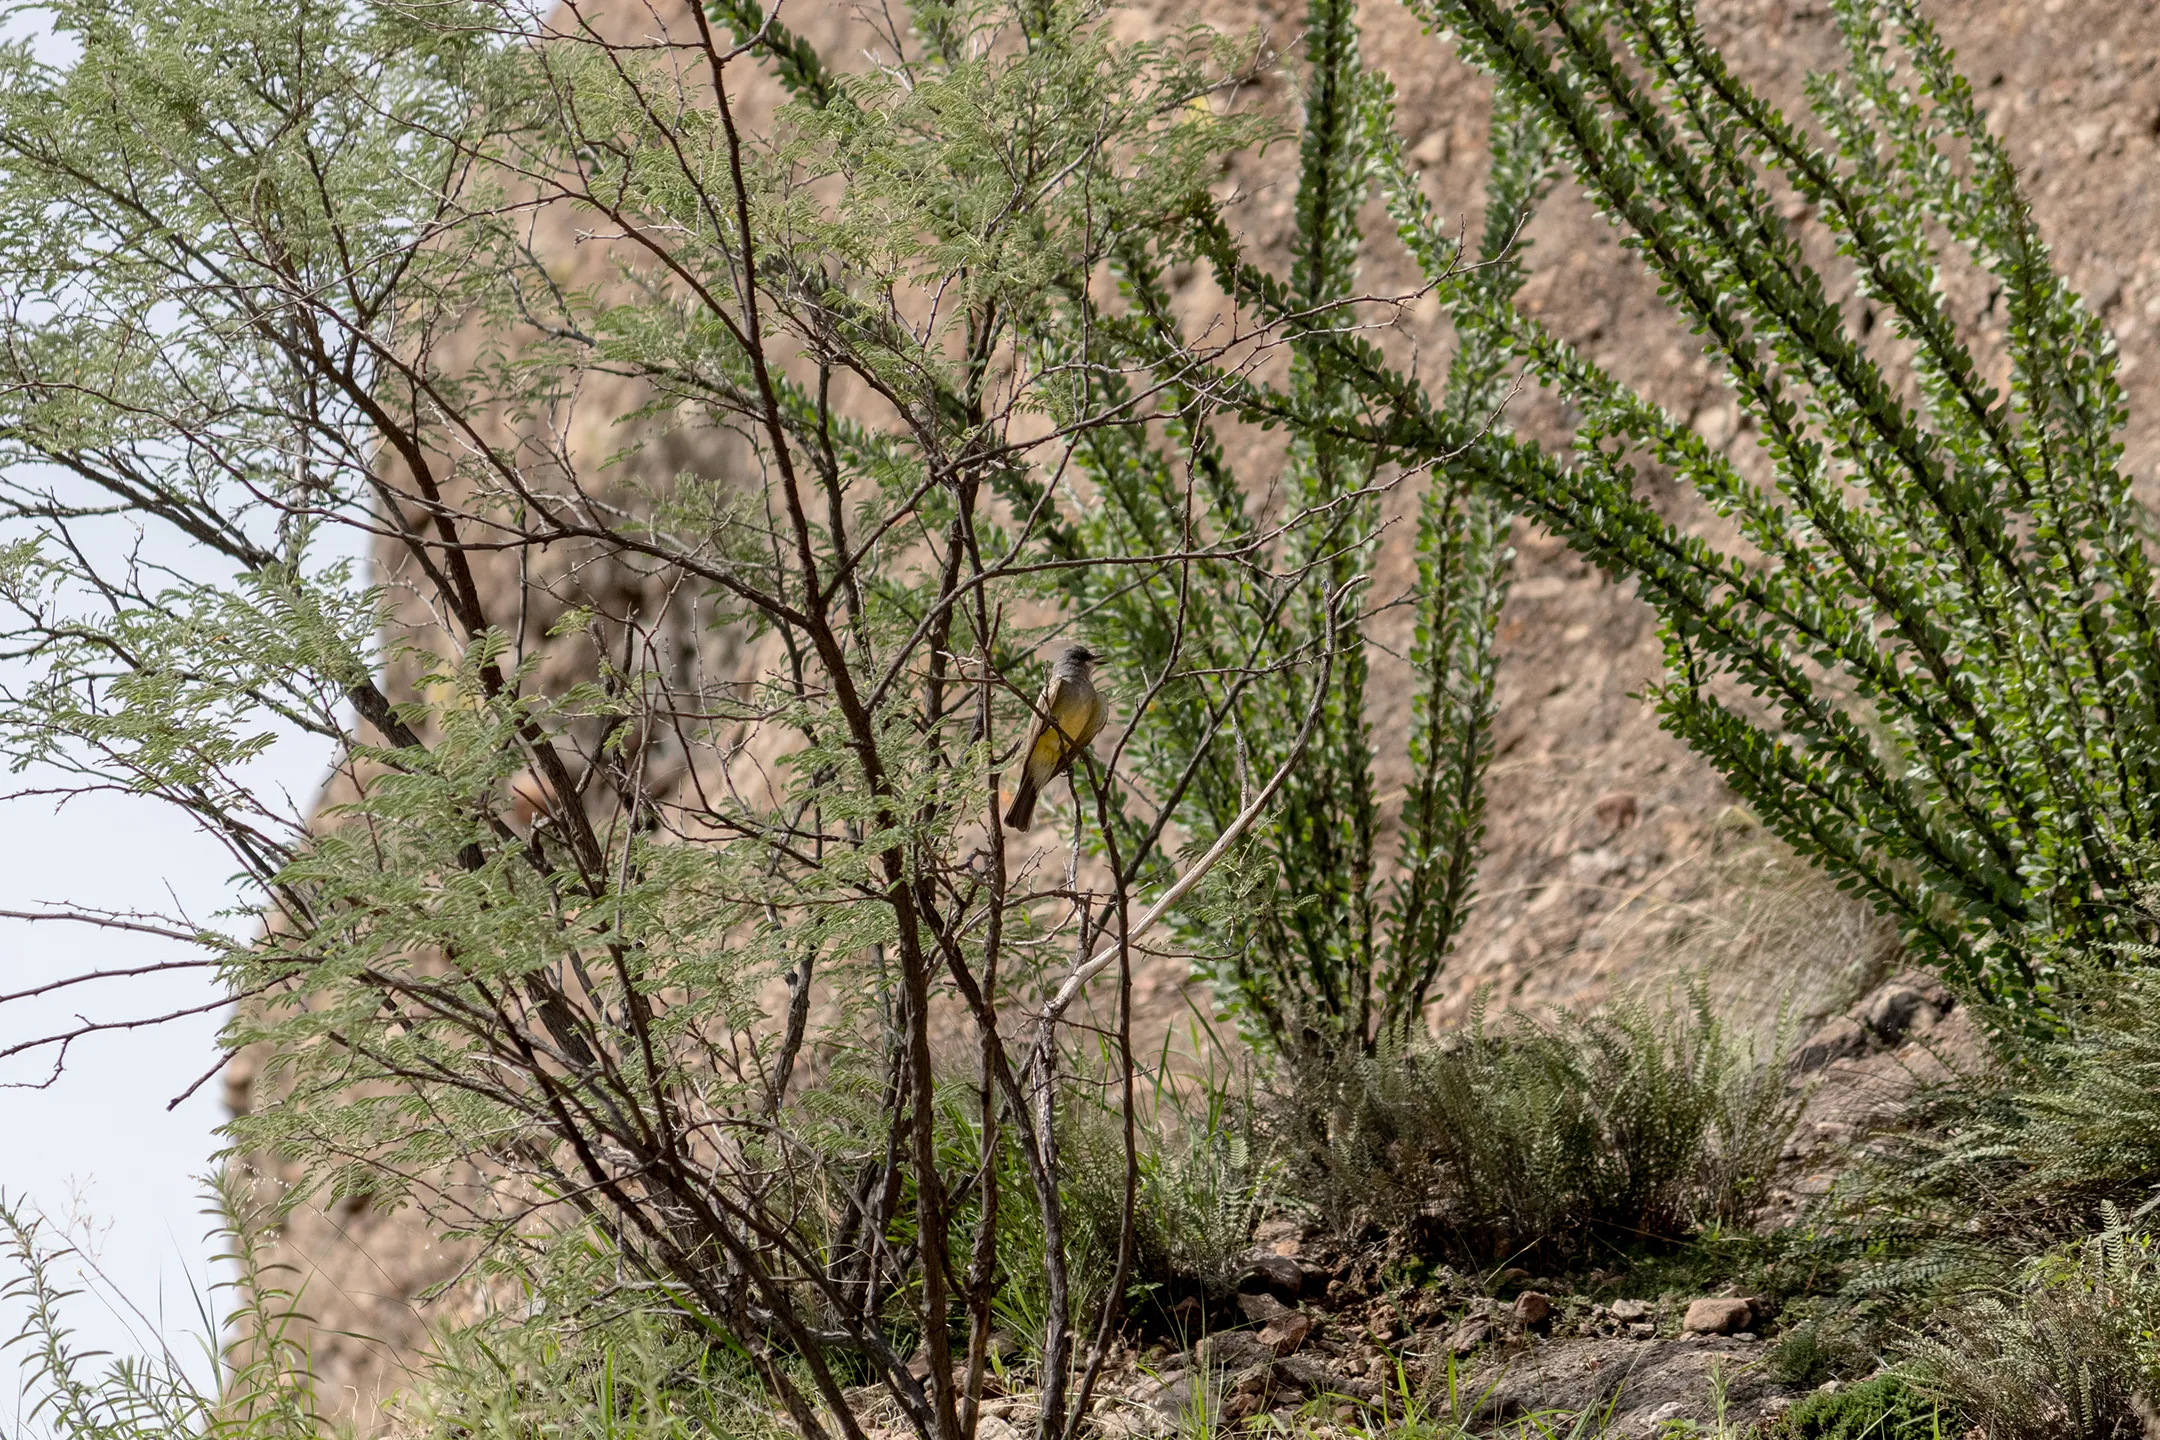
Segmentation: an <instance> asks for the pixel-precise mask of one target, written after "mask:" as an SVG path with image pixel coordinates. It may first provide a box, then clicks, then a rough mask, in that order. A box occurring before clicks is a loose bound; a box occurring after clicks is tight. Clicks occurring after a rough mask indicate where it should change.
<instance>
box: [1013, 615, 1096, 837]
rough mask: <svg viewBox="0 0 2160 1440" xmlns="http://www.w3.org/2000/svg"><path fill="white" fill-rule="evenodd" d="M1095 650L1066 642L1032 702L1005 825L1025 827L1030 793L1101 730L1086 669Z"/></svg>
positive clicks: (1031, 809)
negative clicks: (1017, 782) (1032, 717)
mask: <svg viewBox="0 0 2160 1440" xmlns="http://www.w3.org/2000/svg"><path fill="white" fill-rule="evenodd" d="M1094 665H1095V652H1094V651H1092V650H1090V649H1088V648H1087V646H1085V645H1068V646H1066V647H1065V651H1064V653H1063V654H1061V655H1059V656H1058V658H1057V663H1056V664H1054V665H1052V666H1051V667H1050V680H1049V683H1048V684H1046V685H1044V686H1043V692H1042V699H1040V700H1038V701H1036V702H1035V728H1034V729H1033V730H1030V731H1029V732H1028V741H1027V748H1026V749H1024V750H1022V751H1021V752H1020V788H1019V789H1018V790H1015V791H1014V792H1013V799H1012V804H1011V805H1009V806H1007V807H1006V808H1005V823H1006V824H1007V825H1010V826H1011V827H1012V828H1013V829H1015V830H1025V829H1027V828H1028V826H1030V825H1031V824H1033V823H1034V821H1035V797H1036V796H1037V795H1040V794H1041V793H1042V791H1043V787H1044V786H1046V785H1048V784H1049V783H1050V782H1051V781H1053V780H1055V779H1057V777H1058V776H1060V775H1062V774H1064V773H1065V771H1066V770H1067V769H1068V768H1069V767H1070V766H1071V765H1072V763H1073V761H1074V760H1075V759H1076V758H1078V756H1079V754H1080V752H1081V750H1083V749H1084V748H1086V746H1087V743H1088V741H1090V740H1093V739H1094V738H1095V732H1096V731H1098V730H1100V729H1102V726H1103V713H1104V709H1105V707H1104V705H1103V698H1102V696H1101V695H1099V694H1097V693H1096V691H1095V681H1094V680H1093V679H1092V678H1091V677H1090V676H1089V674H1088V672H1089V671H1090V670H1091V669H1093V668H1094Z"/></svg>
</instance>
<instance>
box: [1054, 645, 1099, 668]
mask: <svg viewBox="0 0 2160 1440" xmlns="http://www.w3.org/2000/svg"><path fill="white" fill-rule="evenodd" d="M1094 663H1095V652H1094V651H1093V650H1090V649H1088V647H1087V646H1085V645H1068V646H1066V647H1065V649H1064V652H1063V653H1061V654H1060V655H1059V656H1058V658H1057V668H1058V669H1060V670H1066V671H1071V672H1073V673H1076V674H1085V673H1086V671H1087V668H1088V667H1089V666H1090V665H1093V664H1094Z"/></svg>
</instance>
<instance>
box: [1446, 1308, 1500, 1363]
mask: <svg viewBox="0 0 2160 1440" xmlns="http://www.w3.org/2000/svg"><path fill="white" fill-rule="evenodd" d="M1490 1339H1492V1322H1491V1321H1490V1320H1486V1319H1483V1318H1482V1317H1477V1318H1472V1319H1469V1320H1465V1321H1463V1322H1462V1324H1460V1325H1457V1326H1456V1327H1455V1328H1454V1329H1453V1330H1452V1331H1450V1332H1449V1334H1448V1339H1447V1343H1448V1349H1450V1350H1452V1351H1454V1352H1455V1353H1456V1354H1457V1355H1468V1354H1469V1353H1470V1352H1471V1351H1473V1350H1475V1349H1477V1348H1478V1346H1480V1345H1483V1344H1484V1343H1485V1342H1486V1341H1487V1340H1490Z"/></svg>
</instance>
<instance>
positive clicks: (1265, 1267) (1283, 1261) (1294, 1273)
mask: <svg viewBox="0 0 2160 1440" xmlns="http://www.w3.org/2000/svg"><path fill="white" fill-rule="evenodd" d="M1237 1288H1238V1291H1239V1293H1240V1294H1246V1295H1251V1294H1258V1293H1261V1292H1265V1293H1267V1294H1270V1295H1273V1296H1274V1297H1275V1298H1276V1299H1278V1300H1296V1299H1297V1298H1298V1296H1299V1295H1301V1294H1303V1293H1304V1290H1305V1271H1304V1268H1303V1267H1302V1266H1300V1265H1299V1264H1298V1262H1297V1261H1295V1260H1293V1259H1291V1258H1290V1257H1289V1256H1288V1255H1255V1256H1254V1257H1253V1258H1252V1261H1251V1263H1250V1264H1248V1265H1247V1266H1246V1267H1245V1273H1244V1274H1243V1275H1241V1276H1239V1277H1238V1287H1237Z"/></svg>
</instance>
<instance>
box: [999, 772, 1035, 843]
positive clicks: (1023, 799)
mask: <svg viewBox="0 0 2160 1440" xmlns="http://www.w3.org/2000/svg"><path fill="white" fill-rule="evenodd" d="M1005 823H1006V824H1007V825H1009V826H1011V827H1012V828H1013V829H1015V830H1025V829H1027V828H1028V827H1029V826H1030V825H1033V824H1034V823H1035V780H1034V777H1033V776H1031V775H1029V774H1027V773H1026V772H1025V771H1024V770H1023V771H1022V772H1021V775H1020V788H1019V789H1017V790H1015V791H1013V798H1012V804H1010V805H1008V806H1006V807H1005Z"/></svg>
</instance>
